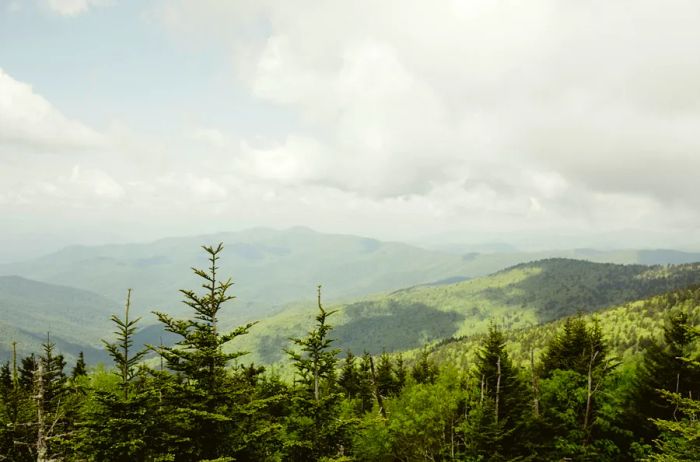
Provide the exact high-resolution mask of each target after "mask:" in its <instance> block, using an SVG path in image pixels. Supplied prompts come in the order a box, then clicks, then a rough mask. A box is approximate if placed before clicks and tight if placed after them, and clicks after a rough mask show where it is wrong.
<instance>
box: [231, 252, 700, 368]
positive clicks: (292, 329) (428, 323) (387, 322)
mask: <svg viewBox="0 0 700 462" xmlns="http://www.w3.org/2000/svg"><path fill="white" fill-rule="evenodd" d="M693 283H700V264H687V265H677V266H653V267H649V266H644V265H614V264H602V263H592V262H585V261H579V260H569V259H549V260H542V261H537V262H532V263H525V264H521V265H517V266H515V267H512V268H509V269H506V270H503V271H500V272H498V273H496V274H493V275H491V276H487V277H483V278H478V279H474V280H469V281H463V282H458V283H454V284H440V285H422V286H417V287H413V288H410V289H402V290H398V291H395V292H392V293H390V294H385V295H378V296H374V297H369V298H367V299H364V300H360V301H357V302H353V303H349V304H345V305H338V306H336V307H334V309H338V314H337V315H336V319H335V325H336V329H335V335H336V338H338V340H339V341H340V343H342V344H343V345H345V346H347V347H348V348H351V349H352V350H354V351H365V350H366V351H369V352H370V353H373V354H376V353H381V352H382V351H387V352H392V351H401V350H408V349H412V348H416V347H420V346H421V345H423V344H425V343H427V342H431V341H436V340H442V339H445V338H448V337H460V336H465V335H470V334H477V333H484V332H486V331H487V329H488V326H489V325H490V324H491V323H492V322H497V323H498V324H499V325H500V326H502V327H503V328H505V329H518V328H523V327H527V326H533V325H537V324H541V323H543V322H547V321H550V320H554V319H559V318H562V317H564V316H568V315H571V314H574V313H577V312H579V311H583V312H590V311H595V310H598V309H601V308H604V307H609V306H614V305H619V304H621V303H625V302H629V301H634V300H639V299H642V298H646V297H649V296H652V295H655V294H660V293H663V292H665V291H669V290H673V289H676V288H681V287H686V286H688V285H690V284H693ZM309 321H310V317H309V315H308V308H306V306H303V305H302V306H299V307H295V308H290V309H288V310H286V311H285V312H282V313H280V314H278V315H275V316H273V317H271V318H269V319H263V320H261V322H260V324H259V326H258V327H257V328H256V329H255V331H253V332H252V333H251V335H250V336H248V337H247V338H246V339H245V340H244V346H245V348H246V349H249V350H250V351H253V352H255V353H254V355H253V357H254V358H255V359H256V360H259V361H263V362H266V363H270V362H275V361H278V360H280V359H282V358H283V355H282V354H281V353H280V351H281V348H282V346H284V344H285V342H286V341H287V339H288V338H289V337H290V336H295V335H299V334H300V333H301V332H303V330H304V328H305V325H306V324H308V322H309Z"/></svg>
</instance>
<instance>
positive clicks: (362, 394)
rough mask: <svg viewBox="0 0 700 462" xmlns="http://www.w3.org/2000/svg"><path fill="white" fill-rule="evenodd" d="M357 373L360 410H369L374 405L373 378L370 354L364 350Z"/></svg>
mask: <svg viewBox="0 0 700 462" xmlns="http://www.w3.org/2000/svg"><path fill="white" fill-rule="evenodd" d="M357 373H358V377H359V386H360V389H359V391H358V396H359V398H360V411H361V412H369V411H371V410H372V407H373V406H374V379H373V378H372V356H371V355H370V354H369V353H368V352H366V351H365V352H364V353H363V354H362V360H361V361H360V365H359V367H358V370H357Z"/></svg>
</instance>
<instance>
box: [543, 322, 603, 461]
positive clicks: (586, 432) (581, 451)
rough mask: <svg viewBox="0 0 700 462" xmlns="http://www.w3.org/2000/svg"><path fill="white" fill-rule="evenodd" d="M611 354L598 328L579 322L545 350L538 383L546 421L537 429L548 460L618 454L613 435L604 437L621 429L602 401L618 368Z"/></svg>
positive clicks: (568, 324)
mask: <svg viewBox="0 0 700 462" xmlns="http://www.w3.org/2000/svg"><path fill="white" fill-rule="evenodd" d="M607 351H608V347H607V345H606V343H605V342H604V340H603V336H602V332H601V330H600V325H599V323H598V322H597V321H596V320H594V322H593V323H592V324H591V325H590V326H589V325H588V324H587V323H586V322H585V320H584V319H583V318H582V317H581V316H577V317H575V318H570V319H567V320H566V322H565V323H564V327H563V328H562V329H561V331H560V332H559V333H558V334H557V335H556V336H554V338H552V340H550V342H549V343H548V344H547V346H546V349H545V353H544V356H543V361H542V376H543V379H544V380H542V382H540V389H541V392H542V396H541V403H540V404H541V408H542V415H541V416H538V417H541V418H538V419H536V424H537V425H536V428H535V437H537V438H538V439H539V440H540V447H539V448H538V449H539V451H540V452H541V453H542V454H546V455H547V457H549V458H552V459H561V458H574V459H577V460H579V459H580V460H592V461H593V460H598V461H603V460H610V459H609V457H611V456H612V454H613V453H616V452H617V449H616V448H615V444H614V443H613V442H612V441H611V440H610V439H609V438H614V437H616V434H615V432H608V433H610V434H606V433H605V432H604V431H603V427H607V428H610V427H613V426H615V425H617V422H610V421H609V419H610V416H608V415H604V414H603V413H602V409H603V407H604V406H603V402H604V400H601V396H604V395H605V394H606V392H607V391H608V389H609V384H608V376H609V374H610V372H611V371H612V370H613V369H614V368H615V367H616V366H617V364H616V363H615V362H613V361H611V360H610V358H608V357H607ZM533 373H536V371H533ZM543 437H544V438H543Z"/></svg>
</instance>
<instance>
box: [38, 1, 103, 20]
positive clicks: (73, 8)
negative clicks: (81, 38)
mask: <svg viewBox="0 0 700 462" xmlns="http://www.w3.org/2000/svg"><path fill="white" fill-rule="evenodd" d="M46 2H47V5H48V7H49V8H50V9H51V10H52V11H53V12H55V13H58V14H60V15H61V16H78V15H80V14H82V13H85V12H86V11H87V10H89V9H90V8H93V7H98V6H105V5H109V4H111V3H112V0H46Z"/></svg>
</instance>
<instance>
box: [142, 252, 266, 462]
mask: <svg viewBox="0 0 700 462" xmlns="http://www.w3.org/2000/svg"><path fill="white" fill-rule="evenodd" d="M203 249H204V250H205V252H206V253H207V255H208V258H209V264H210V265H209V268H208V269H207V270H202V269H197V268H193V271H194V273H195V274H196V275H197V276H199V277H200V278H201V279H202V280H203V284H202V287H203V288H204V289H205V292H204V293H203V294H201V295H199V294H197V293H195V292H194V291H192V290H181V291H180V292H181V293H182V294H183V295H184V297H185V300H184V303H185V304H186V305H187V306H189V307H190V308H192V310H193V311H194V316H193V318H192V319H175V318H173V317H171V316H170V315H168V314H165V313H162V312H155V314H156V316H157V317H158V319H159V320H160V322H161V323H163V324H164V326H165V329H166V330H167V331H168V332H171V333H173V334H176V335H177V336H179V337H180V340H179V341H178V342H177V343H176V344H175V345H174V346H172V347H168V346H160V347H153V348H154V349H155V350H156V351H157V352H158V353H159V354H160V355H161V357H162V358H163V359H164V360H165V363H166V365H167V367H168V369H170V370H172V371H174V372H175V373H176V374H177V375H178V380H177V381H176V382H175V384H176V386H174V387H173V388H172V389H171V391H172V393H168V394H167V395H165V396H164V398H163V399H164V401H165V404H166V405H167V406H168V408H169V411H168V418H169V422H168V424H167V427H168V431H169V432H170V433H171V436H170V440H171V444H172V445H173V450H174V451H175V452H176V453H177V457H176V460H186V461H189V460H199V459H217V458H221V460H229V459H227V458H230V457H233V456H234V454H235V453H236V451H238V450H239V449H240V448H242V447H245V445H246V441H249V440H251V439H254V438H256V437H257V436H258V435H257V433H255V432H254V433H251V432H250V431H249V430H248V429H245V428H242V427H241V426H239V424H240V423H241V422H244V421H247V420H248V417H247V415H248V414H250V412H251V409H252V408H255V407H256V406H257V405H258V404H259V403H256V402H255V400H254V399H252V397H250V396H248V395H246V392H247V391H248V388H247V387H244V386H242V382H241V380H239V378H238V377H236V376H235V374H232V373H231V371H230V370H229V369H228V365H229V363H230V362H231V361H232V360H234V359H236V358H239V357H240V356H242V355H244V354H246V352H243V351H235V352H225V351H224V346H226V345H227V344H229V343H230V342H231V341H232V340H234V339H235V338H237V337H239V336H241V335H244V334H247V333H248V331H249V329H250V328H251V327H252V326H253V325H254V324H255V323H248V324H246V325H243V326H240V327H238V328H236V329H234V330H232V331H230V332H227V333H222V332H220V327H219V312H220V310H221V308H222V306H223V305H224V304H225V303H226V302H228V301H230V300H232V299H233V298H235V297H234V296H232V295H229V293H228V291H229V289H230V288H231V286H232V285H233V282H232V281H231V279H230V278H229V279H225V280H220V279H219V277H218V272H217V271H218V269H219V268H218V266H217V264H218V260H219V258H220V257H219V255H220V253H221V251H222V250H223V244H219V245H218V246H216V247H208V246H204V247H203ZM236 374H240V371H237V372H236ZM258 430H259V431H263V430H262V429H258Z"/></svg>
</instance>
